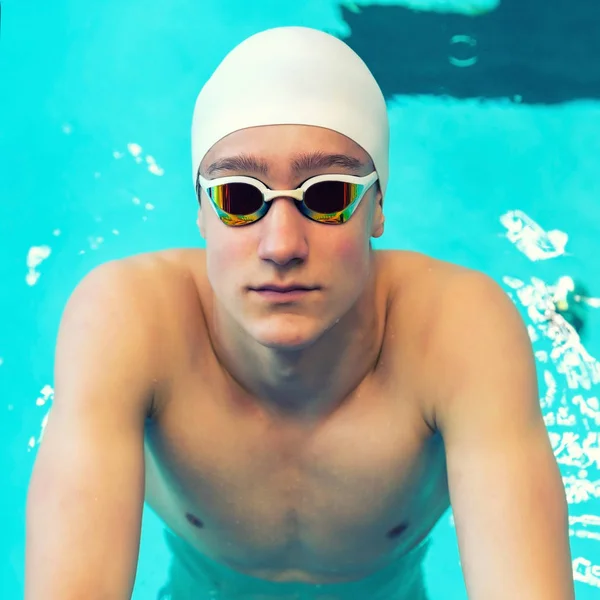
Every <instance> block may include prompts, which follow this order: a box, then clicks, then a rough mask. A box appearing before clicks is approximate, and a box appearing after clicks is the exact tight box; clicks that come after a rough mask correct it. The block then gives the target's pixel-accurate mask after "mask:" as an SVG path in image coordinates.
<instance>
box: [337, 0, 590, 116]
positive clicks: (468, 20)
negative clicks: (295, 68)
mask: <svg viewBox="0 0 600 600" xmlns="http://www.w3.org/2000/svg"><path fill="white" fill-rule="evenodd" d="M357 4H358V6H359V8H358V9H355V10H349V9H348V8H346V7H344V6H341V10H342V14H343V18H344V20H345V21H346V23H347V24H348V25H349V27H350V30H351V35H350V37H348V38H346V39H345V40H344V41H346V42H347V43H348V44H349V45H350V46H351V47H352V48H353V49H354V50H355V51H356V52H357V53H358V54H359V55H360V56H361V57H362V58H363V60H364V61H365V62H366V63H367V65H368V66H369V68H370V69H371V70H372V72H373V74H374V75H375V77H376V78H377V80H378V81H379V83H380V85H381V87H382V89H383V92H384V94H385V96H386V97H387V98H389V97H391V96H393V95H395V94H434V95H448V96H453V97H456V98H494V99H495V98H509V99H511V100H514V101H517V102H523V103H529V104H555V103H559V102H568V101H572V100H578V99H598V98H600V0H577V1H576V2H573V0H501V3H500V6H499V7H498V8H497V9H496V10H495V11H492V12H489V13H486V14H480V15H476V16H466V15H457V14H441V13H434V12H426V11H423V12H419V11H415V10H411V9H408V8H405V7H401V6H375V5H372V6H364V7H360V2H357Z"/></svg>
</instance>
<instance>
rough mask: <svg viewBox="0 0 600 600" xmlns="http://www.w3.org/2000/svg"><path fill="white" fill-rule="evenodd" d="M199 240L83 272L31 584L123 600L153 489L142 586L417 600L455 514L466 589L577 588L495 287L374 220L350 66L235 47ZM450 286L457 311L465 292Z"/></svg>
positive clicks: (196, 140) (63, 360)
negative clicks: (148, 582) (153, 530)
mask: <svg viewBox="0 0 600 600" xmlns="http://www.w3.org/2000/svg"><path fill="white" fill-rule="evenodd" d="M191 138H192V139H191V144H192V165H191V166H192V177H193V185H194V188H195V190H196V193H197V200H198V203H199V205H198V217H197V223H198V227H199V231H200V234H201V235H202V236H203V238H204V240H205V242H206V248H205V250H203V249H194V248H191V249H175V250H168V251H161V252H156V253H149V254H143V255H137V256H133V257H130V258H126V259H123V260H117V261H113V262H110V263H107V264H105V265H102V266H100V267H98V268H96V269H94V270H93V271H92V272H91V273H90V274H89V275H87V276H86V277H85V278H84V280H83V281H82V282H81V283H80V284H79V285H78V287H77V288H76V290H75V291H74V292H73V294H72V297H71V298H70V300H69V302H68V303H67V306H66V309H65V312H64V315H63V318H62V322H61V325H60V330H59V333H58V340H57V348H56V360H55V369H56V371H55V401H54V404H53V407H52V411H51V415H50V418H49V420H48V423H47V426H46V429H45V434H44V438H43V440H42V443H41V446H40V449H39V453H38V455H37V458H36V463H35V467H34V471H33V475H32V480H31V484H30V488H29V493H28V504H27V548H26V554H27V557H26V599H27V600H80V599H81V598H85V599H86V600H100V599H110V600H124V599H126V598H129V597H130V595H131V593H132V588H133V584H134V578H135V572H136V564H137V559H138V550H139V544H140V522H141V516H142V508H143V506H144V500H145V501H146V502H147V504H148V505H149V506H150V507H151V508H152V510H153V511H154V512H155V513H156V514H157V515H158V516H159V517H160V518H161V519H162V520H163V521H164V523H165V526H166V531H167V532H168V533H167V538H168V543H169V545H170V547H171V549H172V551H173V562H172V567H171V572H170V580H169V581H168V582H167V584H166V586H165V589H164V590H163V591H162V592H161V597H163V598H171V599H172V600H188V599H191V598H194V599H196V598H209V597H211V598H219V599H221V600H234V599H247V600H248V599H252V600H258V599H263V598H264V599H266V598H272V599H279V600H282V599H286V598H307V599H315V600H317V599H323V600H324V599H325V598H327V599H328V600H332V599H334V600H335V599H356V598H364V599H367V598H368V599H369V600H407V599H408V600H418V599H421V598H425V597H426V596H425V590H424V586H423V576H422V568H421V567H422V563H423V559H424V557H425V555H426V553H427V547H428V540H429V535H430V532H431V530H432V528H433V527H434V525H435V524H436V523H437V522H438V520H439V519H440V517H441V516H442V515H443V514H444V513H445V512H446V510H447V509H448V507H449V506H450V504H451V505H452V509H453V514H454V519H455V524H456V531H457V536H458V543H459V548H460V555H461V564H462V568H463V572H464V577H465V581H466V586H467V589H468V593H469V598H470V600H506V599H507V598H527V600H569V599H572V598H573V578H572V570H571V559H570V551H569V542H568V527H567V505H566V500H565V494H564V489H563V486H562V481H561V476H560V472H559V470H558V468H557V464H556V461H555V458H554V455H553V452H552V448H551V445H550V442H549V439H548V435H547V432H546V429H545V426H544V421H543V419H542V414H541V410H540V405H539V395H538V389H537V379H536V370H535V362H534V357H533V353H532V348H531V345H530V341H529V337H528V335H527V330H526V328H525V326H524V323H523V322H522V320H521V318H520V316H519V313H518V311H517V310H516V308H515V307H514V305H513V304H512V302H511V301H510V299H509V298H508V296H507V295H506V294H505V293H504V291H503V290H502V289H501V288H500V287H499V286H498V285H497V284H496V283H495V282H494V281H493V280H491V279H490V278H489V277H487V276H485V275H484V274H482V273H480V272H477V271H473V270H470V269H466V268H462V267H459V266H457V265H454V264H450V263H447V262H444V261H442V260H437V259H435V258H432V257H429V256H425V255H422V254H419V253H416V252H409V251H404V250H394V251H376V250H374V249H373V248H372V246H371V240H372V239H373V238H379V237H380V236H381V235H382V234H383V231H384V214H383V213H384V210H385V207H386V204H387V203H388V202H390V203H393V202H403V201H409V200H408V199H407V197H406V196H402V197H400V198H398V197H389V198H388V197H387V195H386V190H387V185H388V140H389V126H388V117H387V112H386V104H385V101H384V98H383V95H382V93H381V90H380V88H379V86H378V85H377V83H376V82H375V80H374V79H373V77H372V75H371V73H370V72H369V70H368V69H367V67H366V65H365V64H364V63H363V62H362V60H361V59H360V58H359V57H358V56H357V55H356V54H355V53H354V52H353V51H352V50H351V49H350V48H349V47H348V46H347V45H345V44H344V43H343V42H341V41H340V40H338V39H336V38H335V37H333V36H330V35H327V34H325V33H322V32H320V31H316V30H312V29H308V28H302V27H285V28H276V29H271V30H267V31H264V32H261V33H258V34H256V35H254V36H251V37H250V38H248V39H246V40H245V41H243V42H242V43H241V44H240V45H239V46H237V47H236V48H234V49H233V50H232V51H231V52H230V53H229V54H228V55H227V56H226V57H225V58H224V60H223V61H222V62H221V64H220V65H219V66H218V67H217V69H216V71H215V72H214V74H213V75H212V76H211V78H210V79H209V80H208V81H207V82H206V83H205V85H204V86H203V88H202V89H201V91H200V93H199V96H198V98H197V101H196V105H195V109H194V114H193V120H192V130H191ZM456 298H460V299H461V301H460V302H456Z"/></svg>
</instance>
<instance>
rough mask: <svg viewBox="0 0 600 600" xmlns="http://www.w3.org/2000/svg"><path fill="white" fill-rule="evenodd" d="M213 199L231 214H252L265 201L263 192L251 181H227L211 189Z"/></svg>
mask: <svg viewBox="0 0 600 600" xmlns="http://www.w3.org/2000/svg"><path fill="white" fill-rule="evenodd" d="M210 197H211V199H212V201H213V202H214V203H215V204H216V205H217V206H218V207H219V208H220V209H221V210H222V211H224V212H226V213H229V214H230V215H251V214H252V213H254V212H256V211H257V210H258V209H259V208H260V207H261V206H262V203H263V195H262V192H261V191H260V190H259V189H258V188H255V187H254V186H253V185H250V184H249V183H225V184H224V185H217V186H216V187H214V188H211V189H210Z"/></svg>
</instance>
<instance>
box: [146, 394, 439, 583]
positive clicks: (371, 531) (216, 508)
mask: <svg viewBox="0 0 600 600" xmlns="http://www.w3.org/2000/svg"><path fill="white" fill-rule="evenodd" d="M229 400H230V399H228V398H227V397H226V394H225V396H221V397H220V398H215V397H213V398H210V399H209V398H207V399H203V401H202V402H199V401H198V400H197V399H196V401H195V402H192V401H187V400H184V399H181V401H178V402H173V403H171V404H170V405H169V407H168V410H166V411H165V413H164V414H163V415H162V417H161V420H160V422H159V423H157V424H155V425H151V426H150V427H149V428H148V435H147V500H148V502H149V503H150V505H151V506H153V508H154V509H155V510H156V511H157V512H158V513H159V515H161V516H162V518H163V519H164V520H165V521H166V522H167V524H168V525H169V526H170V527H171V528H172V529H173V530H174V531H175V532H176V533H178V534H179V535H182V536H183V537H185V538H186V539H187V540H188V541H190V542H191V543H192V544H194V545H195V546H196V547H197V548H198V549H200V550H202V551H204V552H206V553H208V554H210V555H212V556H213V557H215V558H219V559H221V560H225V561H227V562H228V563H230V564H232V565H234V566H235V565H237V566H238V567H239V568H241V569H242V570H248V571H251V572H256V571H260V572H261V573H262V570H263V569H267V571H269V572H271V570H273V569H274V570H276V571H277V570H285V569H289V568H292V567H293V568H301V569H306V570H307V571H314V570H315V569H316V570H318V569H320V568H321V567H322V565H329V566H331V568H332V569H333V570H345V569H348V570H352V571H353V572H356V570H357V569H360V568H365V569H366V570H369V569H370V568H373V567H374V565H376V564H377V563H378V562H379V561H381V560H382V557H385V556H386V555H389V554H390V553H393V552H394V551H398V550H400V551H401V549H402V548H403V547H404V548H409V547H410V546H412V545H413V544H414V543H416V542H418V541H419V540H420V539H421V538H422V537H423V536H424V535H426V533H427V532H428V531H429V529H431V527H432V526H433V524H435V522H436V521H437V519H438V518H439V516H440V514H441V513H442V512H443V511H444V510H445V508H446V507H447V503H448V500H447V486H446V474H445V462H444V451H443V445H442V443H441V441H440V439H439V438H438V437H436V436H431V435H430V434H429V432H428V430H427V428H426V426H425V425H424V423H423V422H422V420H421V419H420V418H419V417H418V415H417V411H415V410H414V406H413V405H412V404H411V403H410V402H408V401H407V402H406V403H405V404H404V405H402V403H398V402H397V401H396V399H394V398H391V397H389V396H388V395H387V394H386V393H385V392H384V391H380V393H377V391H376V390H373V391H371V392H370V394H369V393H367V396H363V397H359V398H353V399H352V400H351V401H349V402H348V403H347V405H344V406H342V407H341V408H340V409H338V410H337V411H336V413H335V414H334V415H332V416H331V417H329V418H328V419H326V420H324V421H322V422H319V423H318V424H312V425H306V424H298V423H297V422H296V421H294V420H293V419H292V420H286V419H273V418H269V417H267V416H265V414H264V413H260V412H257V411H256V410H254V409H253V408H251V407H247V406H240V405H237V404H235V403H230V402H229Z"/></svg>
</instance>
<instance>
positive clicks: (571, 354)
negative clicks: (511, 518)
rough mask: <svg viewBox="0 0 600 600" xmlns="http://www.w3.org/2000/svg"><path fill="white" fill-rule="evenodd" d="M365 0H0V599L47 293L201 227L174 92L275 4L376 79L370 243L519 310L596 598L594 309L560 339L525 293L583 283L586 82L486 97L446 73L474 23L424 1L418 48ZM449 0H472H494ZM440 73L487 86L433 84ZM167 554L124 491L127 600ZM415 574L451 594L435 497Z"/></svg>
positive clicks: (590, 241) (591, 184)
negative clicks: (476, 278)
mask: <svg viewBox="0 0 600 600" xmlns="http://www.w3.org/2000/svg"><path fill="white" fill-rule="evenodd" d="M370 4H371V3H370V2H366V1H365V2H357V3H346V5H347V6H346V8H345V10H341V8H340V6H339V5H338V3H336V2H332V1H329V0H310V1H305V2H297V3H295V2H286V1H281V2H276V1H274V0H271V1H268V0H254V1H252V2H250V1H248V2H233V1H218V0H212V1H208V0H203V1H202V2H199V1H198V2H194V1H192V0H172V1H170V2H158V1H156V0H145V1H144V2H142V1H141V0H129V1H128V2H117V1H116V0H106V1H103V2H100V1H94V0H90V1H88V2H81V1H77V0H55V1H54V2H41V1H39V0H30V1H27V0H20V1H19V2H16V1H15V0H12V1H8V2H6V1H5V2H3V3H2V20H3V22H2V32H1V37H0V50H1V51H0V75H1V79H0V257H1V258H0V474H1V475H0V486H1V487H0V491H1V492H2V494H1V503H0V519H1V521H0V597H1V598H3V599H4V598H6V599H7V600H13V599H15V600H16V599H18V598H21V597H22V595H23V577H24V575H23V561H24V521H25V516H24V505H25V494H26V488H27V484H28V479H29V476H30V472H31V467H32V464H33V461H34V457H35V452H36V447H37V443H38V440H39V436H40V433H41V431H42V425H43V420H44V418H45V416H46V414H47V412H48V409H49V407H50V406H51V402H52V363H53V347H54V340H55V336H56V332H57V327H58V322H59V317H60V313H61V310H62V307H63V305H64V303H65V301H66V300H67V298H68V296H69V294H70V292H71V291H72V289H73V288H74V286H75V285H76V283H77V282H78V281H79V280H80V279H81V278H82V277H83V276H84V275H85V274H86V273H87V272H88V271H89V270H90V269H92V268H93V267H95V266H96V265H98V264H100V263H102V262H105V261H107V260H110V259H114V258H118V257H122V256H126V255H129V254H133V253H137V252H143V251H150V250H158V249H162V248H166V247H173V246H198V245H201V240H200V238H199V236H198V232H197V230H196V227H195V224H194V223H195V200H194V192H193V189H192V186H191V182H190V177H189V163H190V157H189V125H190V119H191V113H192V108H193V103H194V100H195V97H196V94H197V92H198V90H199V88H200V86H201V85H202V82H203V81H204V80H205V79H206V78H207V76H208V75H209V74H210V72H211V70H212V69H213V68H214V67H215V66H216V65H217V63H218V61H219V60H220V59H221V58H222V57H223V55H224V54H225V53H226V52H227V51H228V50H229V49H230V48H231V47H232V46H233V45H234V44H236V43H237V42H239V41H241V40H242V39H243V38H244V37H246V36H247V35H250V34H252V33H254V32H256V31H258V30H260V29H263V28H266V27H271V26H278V25H292V24H295V25H307V26H312V27H318V28H321V29H324V30H327V31H330V32H334V33H337V34H338V35H340V36H346V37H348V39H349V40H351V41H352V42H353V43H355V44H356V47H357V49H359V48H366V49H368V54H369V56H368V57H367V56H365V60H367V62H368V63H369V65H370V66H372V68H373V69H374V70H375V71H377V72H378V73H381V74H382V75H384V76H386V79H385V80H386V82H388V81H389V85H387V84H386V86H384V88H385V89H384V91H385V92H386V96H387V97H388V101H389V107H390V118H391V123H392V156H391V173H392V174H391V178H390V185H389V192H388V197H387V200H386V234H385V235H384V237H383V239H382V240H381V241H378V244H377V247H380V248H383V247H385V248H405V249H412V250H418V251H421V252H425V253H428V254H432V255H434V256H437V257H440V258H443V259H445V260H449V261H453V262H457V263H460V264H464V265H467V266H469V267H472V268H476V269H480V270H482V271H484V272H486V273H487V274H489V275H491V276H492V277H493V278H494V279H496V280H497V281H498V282H500V283H502V285H503V286H504V288H505V289H506V291H507V293H510V294H511V296H512V297H513V299H514V301H515V303H516V304H517V305H518V306H519V307H520V309H521V311H522V314H523V316H524V318H525V319H526V321H527V323H528V324H529V325H530V332H531V335H532V339H533V341H534V349H535V351H536V356H537V358H538V370H539V379H540V397H541V403H542V406H543V409H544V414H545V417H546V422H547V424H548V430H549V434H550V436H551V439H552V442H553V445H554V447H555V452H556V455H557V458H558V461H559V463H560V466H561V470H562V473H563V478H564V483H565V488H566V491H567V496H568V498H569V507H570V517H571V518H570V522H571V546H572V553H573V559H574V571H575V574H576V579H577V584H576V585H577V598H578V599H581V600H587V599H591V598H594V597H597V594H598V593H599V589H600V516H599V515H600V444H599V438H598V430H599V429H600V407H599V405H598V397H600V366H599V363H598V361H597V358H596V357H598V356H600V309H593V308H592V309H590V310H589V311H588V315H587V317H586V318H587V329H586V333H585V336H583V338H581V339H580V338H579V337H578V336H577V334H576V333H575V332H574V331H569V330H568V329H567V330H565V331H563V332H562V333H559V334H558V335H554V333H553V331H552V330H549V329H548V327H547V324H546V323H545V322H544V321H543V320H542V319H541V318H540V311H541V310H542V308H541V307H542V306H543V303H544V302H545V301H546V300H547V298H548V297H549V294H551V293H552V291H553V286H554V285H555V284H556V282H557V280H558V278H559V277H561V276H570V277H572V278H573V279H575V280H576V281H582V282H584V283H585V284H587V286H588V287H589V292H590V294H591V295H596V296H600V260H599V258H598V256H599V254H600V235H598V231H600V176H599V175H598V173H600V101H599V100H598V96H595V97H594V95H593V94H589V97H585V96H581V94H577V93H573V94H572V95H569V93H565V95H564V96H565V97H563V98H561V99H560V100H561V101H560V102H557V101H555V100H556V99H552V100H549V101H548V102H547V103H546V102H541V101H540V100H539V98H538V99H537V100H536V102H535V103H529V102H528V94H530V96H529V97H532V98H533V97H534V95H535V94H534V92H535V90H533V88H532V87H531V86H532V79H535V78H534V77H529V78H527V79H519V80H518V81H517V80H516V79H515V82H514V85H512V86H511V82H510V81H509V82H508V83H506V85H504V87H502V86H500V85H499V86H498V88H499V89H500V91H501V92H502V94H504V93H506V96H502V94H501V95H500V96H499V97H492V96H493V94H491V92H490V90H491V88H490V86H488V85H487V83H488V82H487V81H486V77H485V70H483V71H478V72H477V73H479V74H478V76H477V78H474V79H473V80H466V79H465V77H467V75H468V73H469V69H473V70H474V71H473V72H476V71H475V69H478V68H480V67H481V65H484V64H485V63H486V54H485V48H486V45H485V35H484V33H482V34H481V37H480V38H477V37H476V36H474V34H473V31H472V30H471V28H470V25H469V22H465V20H464V18H463V19H462V20H460V19H459V20H456V17H457V16H456V15H448V16H447V19H448V20H447V24H448V26H447V27H446V28H445V29H444V27H442V28H441V29H440V27H439V25H440V23H442V24H443V23H445V21H443V20H441V21H440V19H444V18H446V17H441V16H440V15H439V14H437V15H434V13H430V12H427V13H424V17H427V18H430V17H431V19H433V18H434V16H435V19H436V20H432V21H423V23H424V25H423V26H424V27H428V25H427V24H428V23H430V22H431V23H433V25H432V28H434V29H435V31H438V30H443V31H444V32H445V33H444V35H446V37H447V40H446V42H445V46H440V43H439V36H438V37H436V36H434V35H433V34H432V36H431V53H429V54H428V53H427V52H426V49H427V44H428V38H427V36H422V35H420V36H418V39H417V32H415V36H416V37H415V39H414V40H412V39H406V37H400V36H399V37H398V38H397V39H395V40H394V38H393V36H392V37H391V38H386V39H388V40H391V41H389V42H386V39H384V38H383V37H382V36H381V35H378V31H379V30H377V29H370V28H372V27H375V26H376V25H377V26H383V23H385V26H386V27H387V29H386V31H389V30H390V28H391V30H392V31H393V29H394V27H395V26H397V27H398V28H401V27H402V22H401V21H399V20H398V21H394V20H393V19H392V18H389V19H386V18H385V16H386V14H389V15H390V17H392V16H393V17H394V19H396V18H397V19H403V18H405V17H406V18H408V17H409V15H403V13H401V12H398V11H397V10H395V9H397V6H398V5H400V4H401V3H400V2H392V1H389V0H387V1H386V0H380V2H379V4H380V5H382V8H381V9H380V10H382V11H383V10H384V9H385V10H389V11H392V12H389V13H384V12H377V13H376V12H375V9H374V8H373V7H371V6H370ZM411 4H413V5H415V4H418V1H417V0H414V1H413V2H411ZM442 4H444V3H441V2H433V1H430V2H429V3H428V5H429V6H430V7H431V6H435V5H438V6H439V5H442ZM448 4H451V3H449V2H446V3H445V5H446V6H447V5H448ZM458 4H460V2H458ZM463 4H465V5H467V4H468V5H469V6H474V7H475V8H476V9H477V10H478V11H480V10H483V9H485V8H486V6H487V7H490V6H495V5H496V4H497V2H486V1H485V0H480V2H463ZM421 5H422V6H425V2H424V0H423V2H421ZM500 5H502V2H501V3H500ZM242 15H243V16H242ZM411 18H412V17H411ZM473 18H475V17H473ZM599 20H600V17H599ZM465 23H466V24H465ZM432 31H433V29H432ZM596 31H597V29H596ZM369 32H370V33H369ZM359 33H360V35H359ZM571 33H573V32H571ZM367 34H369V36H368V37H365V36H366V35H367ZM467 34H468V36H470V37H468V38H464V39H466V41H464V39H463V38H459V39H458V40H456V39H455V40H454V41H452V36H454V35H467ZM436 35H437V34H436ZM361 36H362V37H361ZM571 37H573V36H571ZM461 39H462V40H463V41H461ZM375 40H377V41H378V42H379V43H375ZM436 40H437V41H436ZM474 40H475V41H476V42H477V43H476V44H474V43H473V41H474ZM384 42H385V43H386V44H388V45H385V47H382V44H383V43H384ZM556 43H558V42H556ZM407 47H408V49H409V50H410V48H418V49H419V52H413V53H412V54H411V52H408V51H407V50H406V48H407ZM440 48H441V49H442V50H443V52H441V50H440ZM480 49H481V50H480ZM440 52H441V53H440ZM489 52H491V50H489ZM565 52H567V50H563V54H564V53H565ZM400 55H402V56H404V55H410V56H412V59H413V61H414V62H415V63H417V64H418V63H419V61H423V63H424V64H425V62H426V61H429V62H427V64H428V65H432V64H433V65H434V66H435V65H436V64H437V65H438V67H439V71H440V73H442V75H443V77H444V78H445V79H444V85H443V86H442V85H441V86H440V88H444V89H441V90H440V91H444V90H446V93H447V94H448V95H446V96H440V95H431V94H430V90H428V89H426V88H427V86H426V85H425V84H423V83H422V82H420V80H419V79H418V77H417V76H416V75H415V73H417V75H418V74H419V73H422V72H423V71H424V70H425V69H424V67H423V68H418V69H412V70H411V68H409V66H410V65H409V64H408V63H405V62H402V61H401V60H400V59H399V58H398V57H399V56H400ZM495 58H497V57H495ZM474 60H475V63H474V62H473V61H474ZM532 60H533V59H532ZM369 61H370V62H369ZM436 61H437V62H436ZM488 62H491V61H488ZM411 64H413V63H411ZM448 65H450V66H448ZM442 66H443V68H442ZM482 68H483V67H482ZM560 68H564V65H562V66H560ZM557 69H559V66H557ZM397 72H398V73H406V74H407V75H406V77H407V82H408V74H409V73H412V74H413V75H412V77H413V80H412V83H413V84H414V85H412V86H408V83H407V90H408V92H405V91H403V89H395V88H394V85H396V84H395V80H394V77H391V75H395V74H396V73H397ZM387 75H390V77H387ZM515 77H516V75H515ZM561 77H562V76H561ZM396 79H397V78H396ZM400 79H401V78H400ZM461 82H462V83H461ZM465 82H466V83H465ZM561 82H562V83H561V85H563V86H564V85H566V84H565V83H564V77H562V78H561ZM459 83H460V85H458V84H459ZM467 84H468V85H467ZM453 86H455V89H457V90H459V89H460V90H461V91H462V92H464V91H465V90H468V88H469V86H471V87H473V89H474V94H471V95H474V96H488V97H486V98H476V97H472V98H471V97H469V94H468V93H458V92H457V93H456V94H454V95H453V94H451V93H450V91H452V89H453ZM477 86H480V89H481V90H483V91H481V92H480V91H478V90H479V88H478V87H477ZM492 87H493V86H492ZM521 87H522V88H523V93H522V96H523V97H522V98H518V97H516V95H517V94H518V92H519V89H520V88H521ZM513 88H514V90H513ZM540 89H541V88H540ZM515 90H516V91H515ZM567 91H568V90H567ZM513 92H514V95H513ZM541 95H542V96H543V94H541ZM492 492H493V491H491V493H492ZM482 535H485V532H482ZM82 550H83V551H84V550H85V549H82ZM168 564H169V557H168V554H167V551H166V548H165V545H164V541H163V533H162V528H161V524H160V523H159V522H158V520H157V519H156V517H155V516H154V515H153V514H152V513H151V512H150V511H146V512H145V514H144V524H143V536H142V547H141V553H140V560H139V568H138V577H137V581H136V587H135V593H134V598H135V599H139V600H144V599H151V598H156V595H157V590H158V589H159V588H160V586H161V585H162V584H163V583H164V580H165V578H166V572H167V569H168ZM99 568H101V566H99ZM426 573H427V583H428V587H429V590H430V596H431V599H432V600H442V599H444V600H460V599H464V598H466V594H465V591H464V584H463V583H462V575H461V571H460V565H459V560H458V552H457V546H456V537H455V532H454V529H453V526H452V519H451V514H450V513H448V514H447V515H445V516H444V517H443V518H442V520H441V521H440V523H439V525H438V527H437V528H436V530H435V533H434V536H433V543H432V548H431V551H430V554H429V558H428V560H427V563H426Z"/></svg>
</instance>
